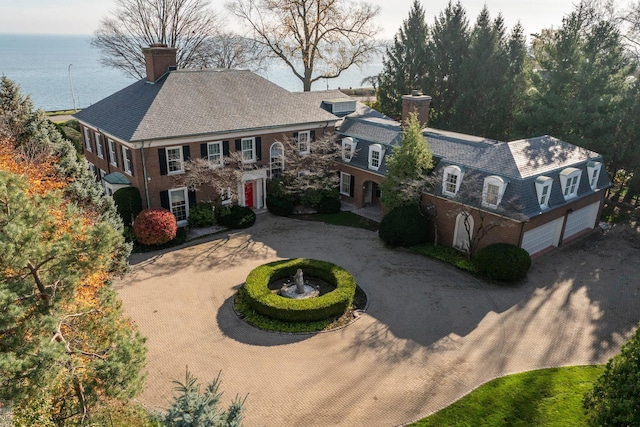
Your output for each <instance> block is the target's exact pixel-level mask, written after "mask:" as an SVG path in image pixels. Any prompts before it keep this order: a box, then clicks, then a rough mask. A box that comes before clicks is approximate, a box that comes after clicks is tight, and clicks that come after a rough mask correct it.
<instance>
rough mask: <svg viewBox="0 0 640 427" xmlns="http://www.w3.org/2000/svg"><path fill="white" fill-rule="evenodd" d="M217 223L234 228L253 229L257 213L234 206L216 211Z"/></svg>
mask: <svg viewBox="0 0 640 427" xmlns="http://www.w3.org/2000/svg"><path fill="white" fill-rule="evenodd" d="M216 212H218V213H217V218H216V219H217V221H218V223H220V224H221V225H223V226H225V227H227V228H232V229H239V228H247V227H251V226H252V225H253V224H254V223H255V222H256V213H255V212H254V211H253V210H252V209H251V208H247V207H244V206H238V205H233V206H231V207H223V208H221V209H217V210H216Z"/></svg>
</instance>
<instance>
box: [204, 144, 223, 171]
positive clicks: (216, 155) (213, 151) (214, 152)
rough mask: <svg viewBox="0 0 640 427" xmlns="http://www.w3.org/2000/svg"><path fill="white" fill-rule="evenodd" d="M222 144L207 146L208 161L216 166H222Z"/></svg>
mask: <svg viewBox="0 0 640 427" xmlns="http://www.w3.org/2000/svg"><path fill="white" fill-rule="evenodd" d="M222 158H223V157H222V142H210V143H208V144H207V160H209V162H210V163H211V164H212V165H214V166H222V165H223V163H222Z"/></svg>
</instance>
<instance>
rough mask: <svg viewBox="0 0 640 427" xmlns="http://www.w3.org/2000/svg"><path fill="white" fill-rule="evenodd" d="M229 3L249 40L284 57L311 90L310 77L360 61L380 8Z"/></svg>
mask: <svg viewBox="0 0 640 427" xmlns="http://www.w3.org/2000/svg"><path fill="white" fill-rule="evenodd" d="M228 8H229V10H230V12H231V13H233V14H234V15H235V16H237V17H238V18H240V19H242V21H243V22H244V23H245V25H247V26H248V27H249V29H250V31H251V32H252V33H253V39H255V40H257V41H258V42H260V43H261V44H263V45H264V46H265V48H266V49H267V50H268V51H269V52H270V54H271V55H272V56H274V57H275V58H278V59H280V60H282V61H283V62H284V63H285V64H286V65H287V66H288V67H289V68H290V69H291V71H292V72H293V74H294V75H295V76H296V77H297V78H298V79H300V81H301V82H302V87H303V90H304V91H305V92H306V91H310V90H311V85H312V84H313V82H316V81H318V80H321V79H333V78H336V77H338V76H340V74H342V72H343V71H345V70H347V69H348V68H349V67H351V66H353V65H361V64H364V63H366V61H367V60H368V59H369V58H370V57H371V55H372V54H373V53H374V52H375V51H376V49H377V46H376V42H375V40H374V37H375V35H376V34H377V32H378V28H377V27H376V26H375V25H374V23H373V19H374V18H375V17H376V16H377V15H378V13H379V10H380V9H379V7H375V6H372V5H371V4H369V3H352V2H350V1H349V0H234V1H232V2H231V3H229V4H228Z"/></svg>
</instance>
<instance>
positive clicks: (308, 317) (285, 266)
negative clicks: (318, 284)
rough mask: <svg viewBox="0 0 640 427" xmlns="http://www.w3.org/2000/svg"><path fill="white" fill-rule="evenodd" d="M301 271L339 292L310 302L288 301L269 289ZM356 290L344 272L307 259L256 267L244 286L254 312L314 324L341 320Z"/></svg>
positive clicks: (322, 262)
mask: <svg viewBox="0 0 640 427" xmlns="http://www.w3.org/2000/svg"><path fill="white" fill-rule="evenodd" d="M299 268H301V269H302V272H303V274H304V275H305V276H313V277H317V278H319V279H322V280H324V281H326V282H328V283H331V284H332V285H334V286H335V287H336V289H334V290H333V291H331V292H329V293H326V294H324V295H321V296H319V297H316V298H307V299H290V298H285V297H282V296H280V295H277V294H276V293H273V292H272V291H271V290H270V289H269V283H271V282H274V281H276V280H279V279H284V278H286V277H290V276H293V275H295V273H296V271H297V270H298V269H299ZM355 290H356V281H355V279H354V278H353V276H352V275H351V274H350V273H349V272H348V271H347V270H345V269H344V268H342V267H340V266H337V265H335V264H332V263H330V262H325V261H318V260H313V259H306V258H296V259H288V260H283V261H275V262H271V263H268V264H263V265H261V266H259V267H256V268H255V269H253V270H252V271H251V272H250V273H249V275H248V276H247V280H246V283H245V285H244V293H245V297H246V299H247V302H248V303H249V305H250V306H251V308H253V309H254V310H255V311H257V312H258V313H260V314H262V315H265V316H269V317H271V318H274V319H279V320H284V321H287V322H313V321H317V320H323V319H328V318H331V317H337V316H341V315H342V314H343V313H344V312H345V311H347V309H348V308H349V307H350V306H351V302H352V301H353V295H354V293H355Z"/></svg>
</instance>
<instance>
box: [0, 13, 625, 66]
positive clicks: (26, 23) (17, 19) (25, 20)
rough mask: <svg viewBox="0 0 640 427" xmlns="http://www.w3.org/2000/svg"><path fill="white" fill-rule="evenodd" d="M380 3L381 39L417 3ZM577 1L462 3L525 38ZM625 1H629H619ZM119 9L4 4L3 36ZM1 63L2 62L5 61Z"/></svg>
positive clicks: (73, 24)
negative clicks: (485, 9)
mask: <svg viewBox="0 0 640 427" xmlns="http://www.w3.org/2000/svg"><path fill="white" fill-rule="evenodd" d="M370 1H371V3H374V4H378V5H380V8H381V10H380V15H379V16H378V19H377V23H378V25H379V26H380V27H381V28H382V32H381V38H385V39H391V38H393V35H394V34H395V33H396V32H397V31H398V28H400V26H401V25H402V21H403V20H404V19H405V18H406V17H407V15H408V13H409V9H410V8H411V4H412V2H413V0H370ZM577 1H578V0H575V1H572V0H463V1H462V4H463V5H464V8H465V9H466V11H467V17H468V18H469V20H470V21H471V22H474V21H475V19H476V17H477V15H478V13H479V12H480V10H481V9H482V6H483V5H484V4H485V3H486V4H487V6H488V7H489V11H490V12H491V16H492V17H495V16H496V15H497V14H498V13H502V15H503V17H504V19H505V23H506V24H507V26H508V27H509V28H511V27H513V25H515V23H516V22H518V21H520V22H521V23H522V25H523V26H524V29H525V34H530V33H536V32H539V31H540V29H542V28H549V27H556V28H557V27H558V26H560V24H561V23H562V17H563V16H564V15H566V14H567V13H569V12H570V11H571V10H572V9H573V4H574V3H575V2H577ZM618 1H619V2H623V1H626V0H618ZM224 3H225V1H224V0H213V1H212V4H214V5H215V6H214V7H215V8H216V9H217V10H219V11H220V12H221V13H224V8H223V6H222V5H223V4H224ZM422 4H423V7H424V9H425V11H426V15H427V22H428V23H429V24H430V23H431V22H433V18H434V17H435V16H436V15H437V14H438V13H439V12H441V11H442V10H444V8H445V7H446V5H447V0H423V1H422ZM114 8H115V3H114V1H113V0H0V32H1V33H31V34H92V33H93V32H94V31H95V30H96V29H97V27H98V25H99V23H100V19H101V17H103V16H105V15H106V14H107V13H108V12H109V11H111V10H113V9H114ZM0 60H1V59H0Z"/></svg>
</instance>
